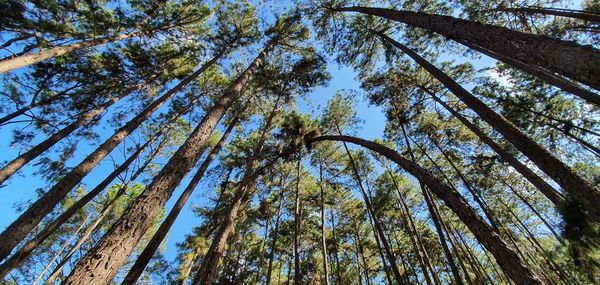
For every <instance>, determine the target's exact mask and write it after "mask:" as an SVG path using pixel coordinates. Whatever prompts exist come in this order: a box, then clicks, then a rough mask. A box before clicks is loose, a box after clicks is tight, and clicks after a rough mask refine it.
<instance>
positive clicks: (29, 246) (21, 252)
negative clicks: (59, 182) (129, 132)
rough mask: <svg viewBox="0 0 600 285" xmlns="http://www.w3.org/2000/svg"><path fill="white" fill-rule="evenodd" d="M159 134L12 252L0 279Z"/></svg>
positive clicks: (1, 266) (131, 161) (0, 271)
mask: <svg viewBox="0 0 600 285" xmlns="http://www.w3.org/2000/svg"><path fill="white" fill-rule="evenodd" d="M160 135H161V132H158V133H157V134H155V135H154V136H153V137H152V138H150V139H149V140H148V141H147V142H146V143H145V144H144V145H142V146H141V147H139V148H138V149H137V150H136V151H135V152H134V153H133V154H131V155H130V156H129V158H127V160H125V161H124V162H123V163H122V164H121V165H120V166H119V167H117V168H116V169H115V170H114V171H113V172H111V173H110V174H109V175H108V176H107V177H106V178H104V180H102V181H101V182H100V183H99V184H98V185H97V186H96V187H94V189H92V190H91V191H90V192H88V193H87V194H85V195H84V196H83V197H81V198H80V199H79V200H77V202H75V203H74V204H73V205H71V207H69V208H68V209H67V210H65V211H64V212H62V213H61V214H60V215H59V216H58V217H57V218H56V219H54V220H53V221H52V222H50V223H48V224H47V225H46V226H45V227H44V229H43V230H41V231H40V232H39V233H37V234H36V235H35V237H34V238H33V239H31V240H30V241H29V242H27V243H26V244H25V245H24V246H23V247H21V249H19V250H18V251H17V252H15V254H13V255H12V256H11V257H10V258H9V259H8V260H6V261H5V262H4V263H2V265H0V279H3V278H4V277H5V276H6V275H7V274H8V273H9V272H10V270H12V269H13V268H15V267H17V266H19V265H21V264H22V263H23V262H24V261H25V260H26V259H27V258H28V257H29V256H31V254H32V253H33V251H34V250H35V249H36V248H37V247H38V246H39V245H40V244H41V243H43V242H44V241H45V240H46V239H47V238H48V237H50V236H51V235H52V234H53V233H54V232H55V231H56V230H57V229H58V228H59V227H60V226H62V225H63V224H64V223H66V222H67V221H68V220H69V219H70V218H71V217H72V216H73V215H75V213H77V211H79V210H81V209H82V208H83V207H84V206H85V205H87V203H88V202H90V201H91V200H92V199H94V198H95V197H96V196H98V194H100V192H102V190H104V189H105V188H106V187H108V185H109V184H110V183H111V182H112V181H113V180H114V179H115V178H117V176H119V175H120V174H121V173H123V172H124V171H125V170H127V169H128V168H129V166H130V165H131V164H132V163H133V162H134V161H135V160H136V159H137V158H138V156H139V155H140V154H141V153H143V152H144V151H145V150H146V149H147V148H148V147H149V146H150V145H151V144H152V143H154V141H155V140H156V139H157V138H158V137H159V136H160ZM156 153H157V152H154V153H153V154H152V155H151V157H154V155H156Z"/></svg>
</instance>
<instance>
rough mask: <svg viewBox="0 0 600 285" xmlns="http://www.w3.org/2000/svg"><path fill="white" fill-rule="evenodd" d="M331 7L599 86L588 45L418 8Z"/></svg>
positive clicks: (594, 54) (599, 56)
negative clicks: (409, 28) (416, 30)
mask: <svg viewBox="0 0 600 285" xmlns="http://www.w3.org/2000/svg"><path fill="white" fill-rule="evenodd" d="M334 10H335V11H348V12H359V13H363V14H368V15H373V16H378V17H382V18H386V19H389V20H392V21H397V22H401V23H405V24H407V25H411V26H415V27H419V28H422V29H426V30H430V31H432V32H435V33H438V34H440V35H442V36H445V37H448V38H451V39H457V40H464V41H467V42H472V43H475V44H477V45H479V46H481V47H483V48H486V49H488V50H490V51H493V52H496V53H499V54H502V55H505V56H509V57H511V58H513V59H515V60H519V61H521V62H523V63H526V64H531V65H535V66H539V67H543V68H546V69H548V70H550V71H552V72H555V73H558V74H561V75H564V76H567V77H569V78H572V79H574V80H577V81H579V82H582V83H584V84H587V85H589V86H591V87H594V88H596V89H600V65H599V64H598V62H600V52H598V50H596V49H594V48H592V47H591V46H582V45H578V44H576V43H574V42H567V41H562V40H558V39H553V38H549V37H546V36H541V35H534V34H527V33H523V32H518V31H513V30H510V29H507V28H503V27H497V26H491V25H485V24H481V23H478V22H473V21H468V20H463V19H458V18H454V17H450V16H443V15H432V14H427V13H422V12H411V11H398V10H393V9H384V8H370V7H343V8H337V9H334Z"/></svg>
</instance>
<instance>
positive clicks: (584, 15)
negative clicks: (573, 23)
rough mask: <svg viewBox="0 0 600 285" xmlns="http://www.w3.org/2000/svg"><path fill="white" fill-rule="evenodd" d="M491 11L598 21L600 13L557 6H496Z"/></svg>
mask: <svg viewBox="0 0 600 285" xmlns="http://www.w3.org/2000/svg"><path fill="white" fill-rule="evenodd" d="M491 11H499V12H511V13H525V14H542V15H550V16H560V17H566V18H572V19H579V20H584V21H587V22H595V23H600V15H598V14H592V13H589V12H586V11H580V10H571V9H558V8H543V7H520V8H504V7H500V8H496V9H492V10H491Z"/></svg>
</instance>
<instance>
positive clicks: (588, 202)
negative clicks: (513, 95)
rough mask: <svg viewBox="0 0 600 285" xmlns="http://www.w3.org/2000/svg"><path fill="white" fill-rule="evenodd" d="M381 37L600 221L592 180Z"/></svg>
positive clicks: (598, 198) (412, 54) (406, 50)
mask: <svg viewBox="0 0 600 285" xmlns="http://www.w3.org/2000/svg"><path fill="white" fill-rule="evenodd" d="M380 36H381V37H382V39H383V40H385V41H387V42H388V43H390V44H392V45H394V46H395V47H397V48H399V49H400V50H402V51H403V52H404V53H406V54H407V55H409V56H410V57H411V58H412V59H414V60H415V61H416V62H417V63H418V64H419V65H420V66H421V67H423V68H424V69H425V70H427V71H428V72H429V73H430V74H431V75H432V76H433V77H435V78H436V79H437V80H439V81H440V82H441V83H442V84H443V85H444V86H445V87H446V88H448V89H449V90H450V91H451V92H452V93H454V95H456V96H457V97H458V98H459V99H460V100H461V101H462V102H463V103H465V104H466V105H467V106H468V107H469V108H471V110H473V111H475V113H477V114H478V115H479V117H480V118H481V119H483V120H484V121H485V122H487V123H488V124H489V125H490V126H492V127H493V128H494V129H495V130H496V131H498V132H499V133H501V134H502V135H503V136H504V138H505V139H506V140H508V141H509V142H511V143H512V144H513V145H514V146H515V147H516V148H517V149H519V150H520V151H521V152H522V153H523V154H525V155H526V156H527V157H528V158H529V159H530V160H531V161H532V162H533V163H535V164H536V165H537V166H538V167H539V168H540V169H541V170H542V171H544V172H545V173H546V174H548V175H549V176H550V177H552V179H554V181H556V182H557V183H558V184H559V185H560V186H561V187H562V188H563V189H564V190H565V191H567V192H568V193H569V194H571V195H572V196H573V198H575V199H576V200H577V201H579V202H580V203H581V204H582V205H583V206H584V208H585V209H586V210H587V212H588V214H589V215H590V216H591V217H592V219H594V220H596V221H600V207H598V206H597V204H598V202H600V191H599V190H598V189H597V188H596V187H594V186H593V185H592V184H591V183H590V182H589V181H587V180H586V179H584V178H583V177H581V176H580V175H578V174H577V173H576V172H575V171H573V169H571V168H570V167H569V166H567V165H566V164H564V163H563V162H562V161H560V160H559V159H558V158H556V157H555V156H554V155H552V154H551V153H550V152H549V151H548V150H546V149H545V148H543V147H542V146H540V145H539V144H537V143H536V142H535V141H533V140H532V139H531V138H530V137H529V136H527V135H526V134H525V133H523V132H522V131H521V130H519V128H518V127H517V126H515V125H514V124H513V123H511V122H510V121H509V120H507V119H506V118H504V117H503V116H502V115H500V114H498V113H496V112H495V111H494V110H492V109H491V108H489V107H488V106H487V105H485V103H483V102H482V101H481V100H479V99H478V98H476V97H475V96H473V94H471V93H470V92H468V91H467V90H465V89H464V88H463V87H462V86H460V85H459V84H458V83H457V82H456V81H454V80H453V79H452V78H450V77H449V76H448V75H446V74H445V73H444V72H442V71H441V70H439V69H437V68H436V67H435V66H433V65H432V64H431V63H429V62H428V61H426V60H425V59H424V58H422V57H420V56H419V55H418V54H416V53H415V52H414V51H412V50H411V49H409V48H407V47H406V46H404V45H402V44H400V43H398V42H396V41H394V40H393V39H391V38H389V37H387V36H385V35H383V34H380ZM599 66H600V65H599Z"/></svg>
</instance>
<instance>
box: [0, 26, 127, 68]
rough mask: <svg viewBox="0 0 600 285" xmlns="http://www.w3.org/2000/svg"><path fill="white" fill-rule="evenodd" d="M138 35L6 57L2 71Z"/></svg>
mask: <svg viewBox="0 0 600 285" xmlns="http://www.w3.org/2000/svg"><path fill="white" fill-rule="evenodd" d="M136 35H137V33H128V34H122V35H116V36H113V37H106V38H100V39H94V40H89V41H84V42H80V43H76V44H72V45H68V46H58V47H53V48H49V49H46V50H42V51H39V52H33V53H28V54H24V55H21V56H17V57H13V58H9V59H5V60H3V61H0V73H6V72H9V71H11V70H15V69H17V68H21V67H25V66H28V65H31V64H34V63H38V62H41V61H44V60H46V59H51V58H54V57H57V56H61V55H64V54H67V53H70V52H73V51H76V50H80V49H84V48H89V47H94V46H100V45H103V44H106V43H110V42H115V41H120V40H123V39H128V38H131V37H134V36H136Z"/></svg>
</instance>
